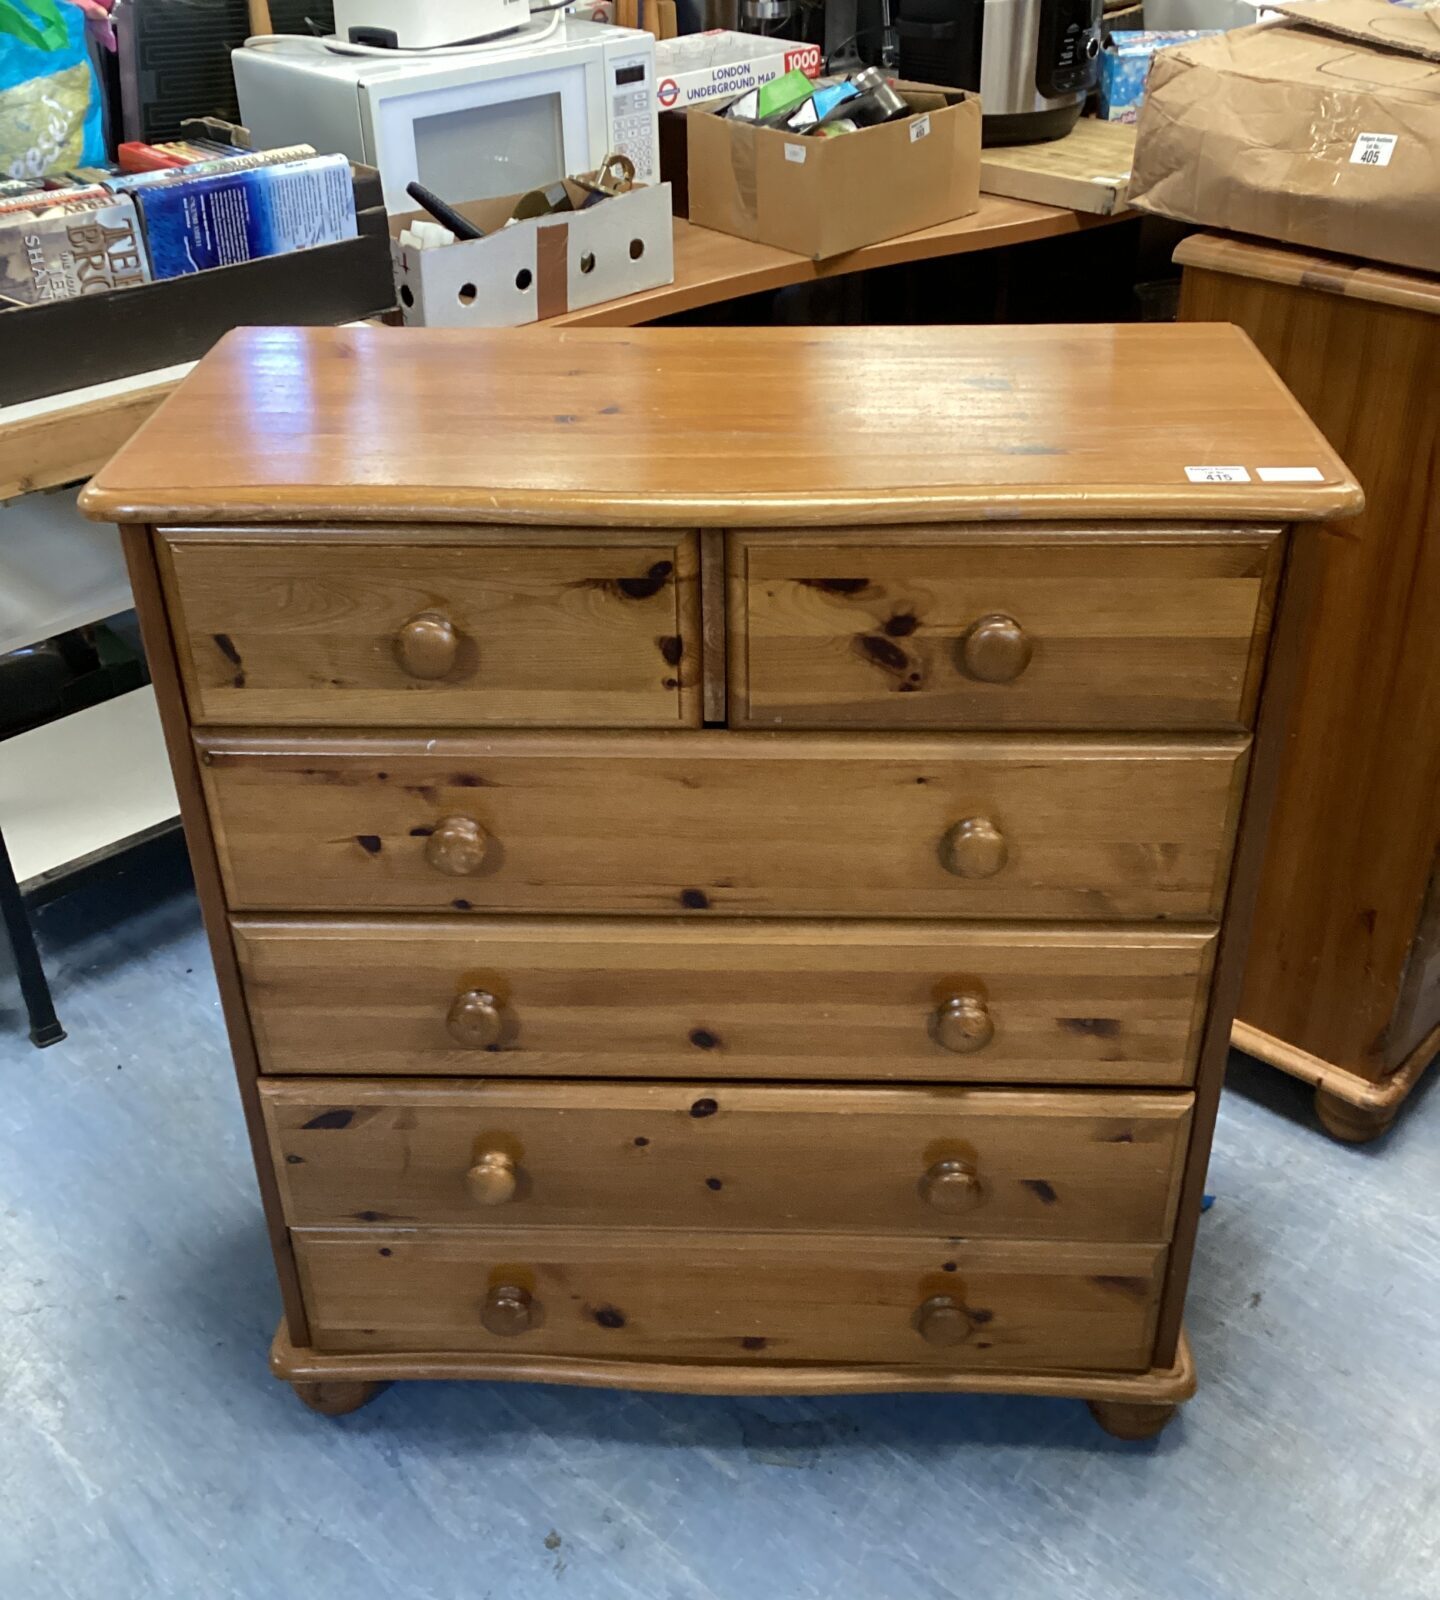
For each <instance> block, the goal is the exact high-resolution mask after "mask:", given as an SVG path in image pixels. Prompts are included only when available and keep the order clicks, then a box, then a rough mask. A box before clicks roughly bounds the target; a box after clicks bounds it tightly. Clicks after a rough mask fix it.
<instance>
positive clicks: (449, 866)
mask: <svg viewBox="0 0 1440 1600" xmlns="http://www.w3.org/2000/svg"><path fill="white" fill-rule="evenodd" d="M489 843H490V835H489V834H488V833H486V832H485V830H484V828H482V827H481V826H480V824H479V823H478V822H476V821H475V819H474V818H473V817H446V818H445V819H444V821H443V822H439V823H437V824H436V826H435V831H434V832H433V833H432V834H431V835H430V837H429V838H428V839H427V840H426V841H425V859H426V860H427V861H428V862H429V863H430V865H431V866H432V867H434V868H435V870H436V871H437V872H447V873H449V875H450V876H451V877H452V878H467V877H469V876H470V874H471V873H472V872H479V870H480V868H481V866H482V865H483V864H484V861H485V851H486V848H487V847H488V845H489Z"/></svg>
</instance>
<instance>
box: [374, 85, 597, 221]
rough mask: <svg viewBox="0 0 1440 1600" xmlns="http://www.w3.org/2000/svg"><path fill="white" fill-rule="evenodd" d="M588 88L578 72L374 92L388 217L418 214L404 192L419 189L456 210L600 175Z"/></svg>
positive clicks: (378, 158)
mask: <svg viewBox="0 0 1440 1600" xmlns="http://www.w3.org/2000/svg"><path fill="white" fill-rule="evenodd" d="M586 78H587V72H586V67H585V66H584V65H581V64H579V63H575V64H571V65H565V66H561V65H559V64H556V65H555V66H549V67H544V68H540V69H535V70H531V71H527V72H510V73H496V74H495V75H493V76H485V77H474V78H471V79H470V80H469V81H468V82H464V83H453V82H452V83H449V84H445V85H440V84H435V83H431V84H428V85H426V86H425V87H424V88H422V89H416V88H414V87H412V88H411V89H410V91H409V92H403V91H402V92H393V93H392V92H386V91H387V90H388V88H389V86H388V85H384V86H382V85H380V84H375V85H372V86H370V88H369V93H368V94H367V95H365V96H364V97H363V99H362V115H363V114H364V113H365V112H366V111H368V113H369V115H368V118H366V120H367V121H368V123H369V126H368V127H367V129H366V140H365V142H366V145H367V147H368V148H369V149H370V150H372V151H373V152H374V161H375V165H376V166H377V167H379V169H380V177H381V182H382V184H383V185H384V191H385V205H386V209H387V210H390V211H410V210H413V209H414V202H413V201H412V200H410V198H409V197H408V196H407V195H406V193H405V186H406V184H408V183H412V182H414V181H416V180H417V179H418V180H419V182H421V183H423V184H424V185H425V187H426V188H427V189H432V190H433V191H434V192H435V193H436V194H438V195H440V196H441V198H442V199H445V200H449V201H451V202H452V203H454V202H463V201H466V200H492V199H494V198H495V197H496V196H497V195H510V194H519V193H522V192H523V191H524V190H526V189H535V188H539V187H540V186H541V185H543V184H547V183H553V182H555V180H556V179H557V178H563V177H565V176H566V175H567V174H568V173H569V172H570V171H577V170H578V171H584V170H585V169H586V167H587V166H593V165H595V164H596V162H598V160H599V159H600V158H599V157H596V161H595V162H591V161H589V160H588V157H589V154H590V149H591V129H590V108H591V105H592V103H593V100H594V98H595V97H593V96H592V95H590V94H589V93H587V88H588V85H587V82H586ZM398 88H399V86H398V85H396V89H397V90H398ZM366 101H368V105H367V104H366V103H365V102H366ZM602 144H603V139H602ZM603 154H604V151H603V149H602V150H601V156H603Z"/></svg>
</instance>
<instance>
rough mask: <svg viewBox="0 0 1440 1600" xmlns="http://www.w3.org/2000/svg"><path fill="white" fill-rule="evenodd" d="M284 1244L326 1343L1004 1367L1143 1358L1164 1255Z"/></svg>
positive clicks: (1145, 1251)
mask: <svg viewBox="0 0 1440 1600" xmlns="http://www.w3.org/2000/svg"><path fill="white" fill-rule="evenodd" d="M597 1220H598V1219H597ZM292 1238H293V1239H294V1242H295V1252H296V1257H297V1259H298V1262H299V1267H300V1279H301V1284H302V1286H303V1290H304V1294H305V1302H306V1309H307V1311H308V1313H309V1318H310V1338H311V1343H312V1345H313V1346H314V1347H315V1348H316V1349H317V1350H321V1351H327V1352H346V1351H423V1350H494V1351H514V1352H516V1353H517V1354H519V1353H528V1354H532V1355H557V1356H566V1355H568V1356H614V1357H620V1358H626V1357H631V1358H639V1357H645V1358H651V1359H655V1358H659V1359H672V1360H685V1359H700V1360H717V1359H723V1360H729V1361H734V1360H738V1359H743V1358H746V1357H750V1358H753V1359H754V1360H755V1361H756V1362H757V1363H767V1362H773V1361H790V1362H794V1361H824V1362H830V1363H833V1362H852V1361H853V1362H876V1363H884V1364H886V1365H904V1366H919V1367H944V1368H974V1369H976V1370H984V1369H987V1368H990V1369H995V1368H999V1369H1008V1370H1011V1371H1024V1370H1033V1371H1057V1370H1067V1369H1068V1370H1076V1369H1078V1370H1090V1371H1119V1372H1139V1371H1143V1370H1144V1369H1145V1368H1147V1367H1148V1366H1149V1365H1150V1354H1151V1346H1152V1344H1153V1342H1154V1329H1155V1315H1156V1309H1157V1305H1158V1301H1159V1291H1160V1278H1161V1272H1162V1269H1163V1267H1164V1262H1165V1254H1166V1252H1165V1248H1164V1247H1163V1246H1161V1245H1152V1244H1130V1245H1123V1244H1106V1245H1102V1244H1069V1245H1066V1244H1048V1243H1047V1244H1042V1243H1037V1242H1035V1241H1033V1240H1013V1241H1012V1240H972V1239H950V1238H945V1237H943V1236H932V1237H929V1238H907V1237H894V1236H884V1237H878V1236H871V1235H858V1236H857V1235H854V1234H754V1233H695V1232H690V1231H682V1230H679V1229H676V1230H671V1231H658V1230H657V1231H645V1230H641V1229H635V1230H627V1229H623V1228H605V1227H603V1226H602V1227H596V1228H589V1229H575V1230H568V1229H562V1228H428V1229H419V1228H417V1229H408V1230H404V1229H394V1230H391V1229H379V1228H350V1229H346V1230H343V1231H325V1230H315V1229H308V1228H298V1229H295V1230H294V1231H293V1233H292Z"/></svg>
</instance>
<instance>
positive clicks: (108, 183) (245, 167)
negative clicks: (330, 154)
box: [105, 144, 315, 194]
mask: <svg viewBox="0 0 1440 1600" xmlns="http://www.w3.org/2000/svg"><path fill="white" fill-rule="evenodd" d="M314 154H315V147H314V145H309V144H291V145H285V146H284V147H283V148H282V149H279V150H247V151H246V152H245V153H244V154H243V155H238V156H217V157H216V158H215V159H214V160H211V161H195V162H192V163H191V164H190V165H189V166H185V167H172V168H171V169H170V170H168V171H157V172H123V173H120V174H119V175H117V176H116V177H113V178H107V179H106V180H105V187H106V188H108V189H114V190H115V191H116V192H117V193H121V194H133V193H134V192H135V191H136V190H137V189H148V188H151V187H152V186H153V185H155V184H161V183H184V182H185V181H186V180H187V179H188V178H215V177H223V176H224V174H225V173H227V172H248V171H250V170H251V168H253V167H274V166H279V165H280V164H281V163H282V162H286V161H304V160H306V159H308V158H309V157H311V156H313V155H314Z"/></svg>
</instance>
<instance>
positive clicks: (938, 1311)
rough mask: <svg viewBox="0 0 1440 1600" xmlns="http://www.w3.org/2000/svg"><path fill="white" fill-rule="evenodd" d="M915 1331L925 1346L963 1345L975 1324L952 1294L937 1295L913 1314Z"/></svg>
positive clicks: (973, 1329) (972, 1331)
mask: <svg viewBox="0 0 1440 1600" xmlns="http://www.w3.org/2000/svg"><path fill="white" fill-rule="evenodd" d="M915 1331H916V1333H918V1334H919V1335H920V1337H921V1338H922V1339H923V1340H924V1341H925V1342H926V1344H964V1343H965V1341H966V1340H967V1339H968V1338H969V1337H970V1335H971V1334H972V1333H974V1331H975V1324H974V1323H973V1322H971V1320H970V1314H969V1312H967V1311H966V1309H965V1307H964V1306H962V1305H961V1304H960V1302H959V1301H958V1300H957V1299H956V1298H955V1296H954V1295H953V1294H937V1295H932V1296H931V1297H930V1299H928V1300H927V1301H926V1302H925V1303H924V1304H923V1305H922V1306H920V1307H919V1308H918V1310H917V1311H916V1312H915Z"/></svg>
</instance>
